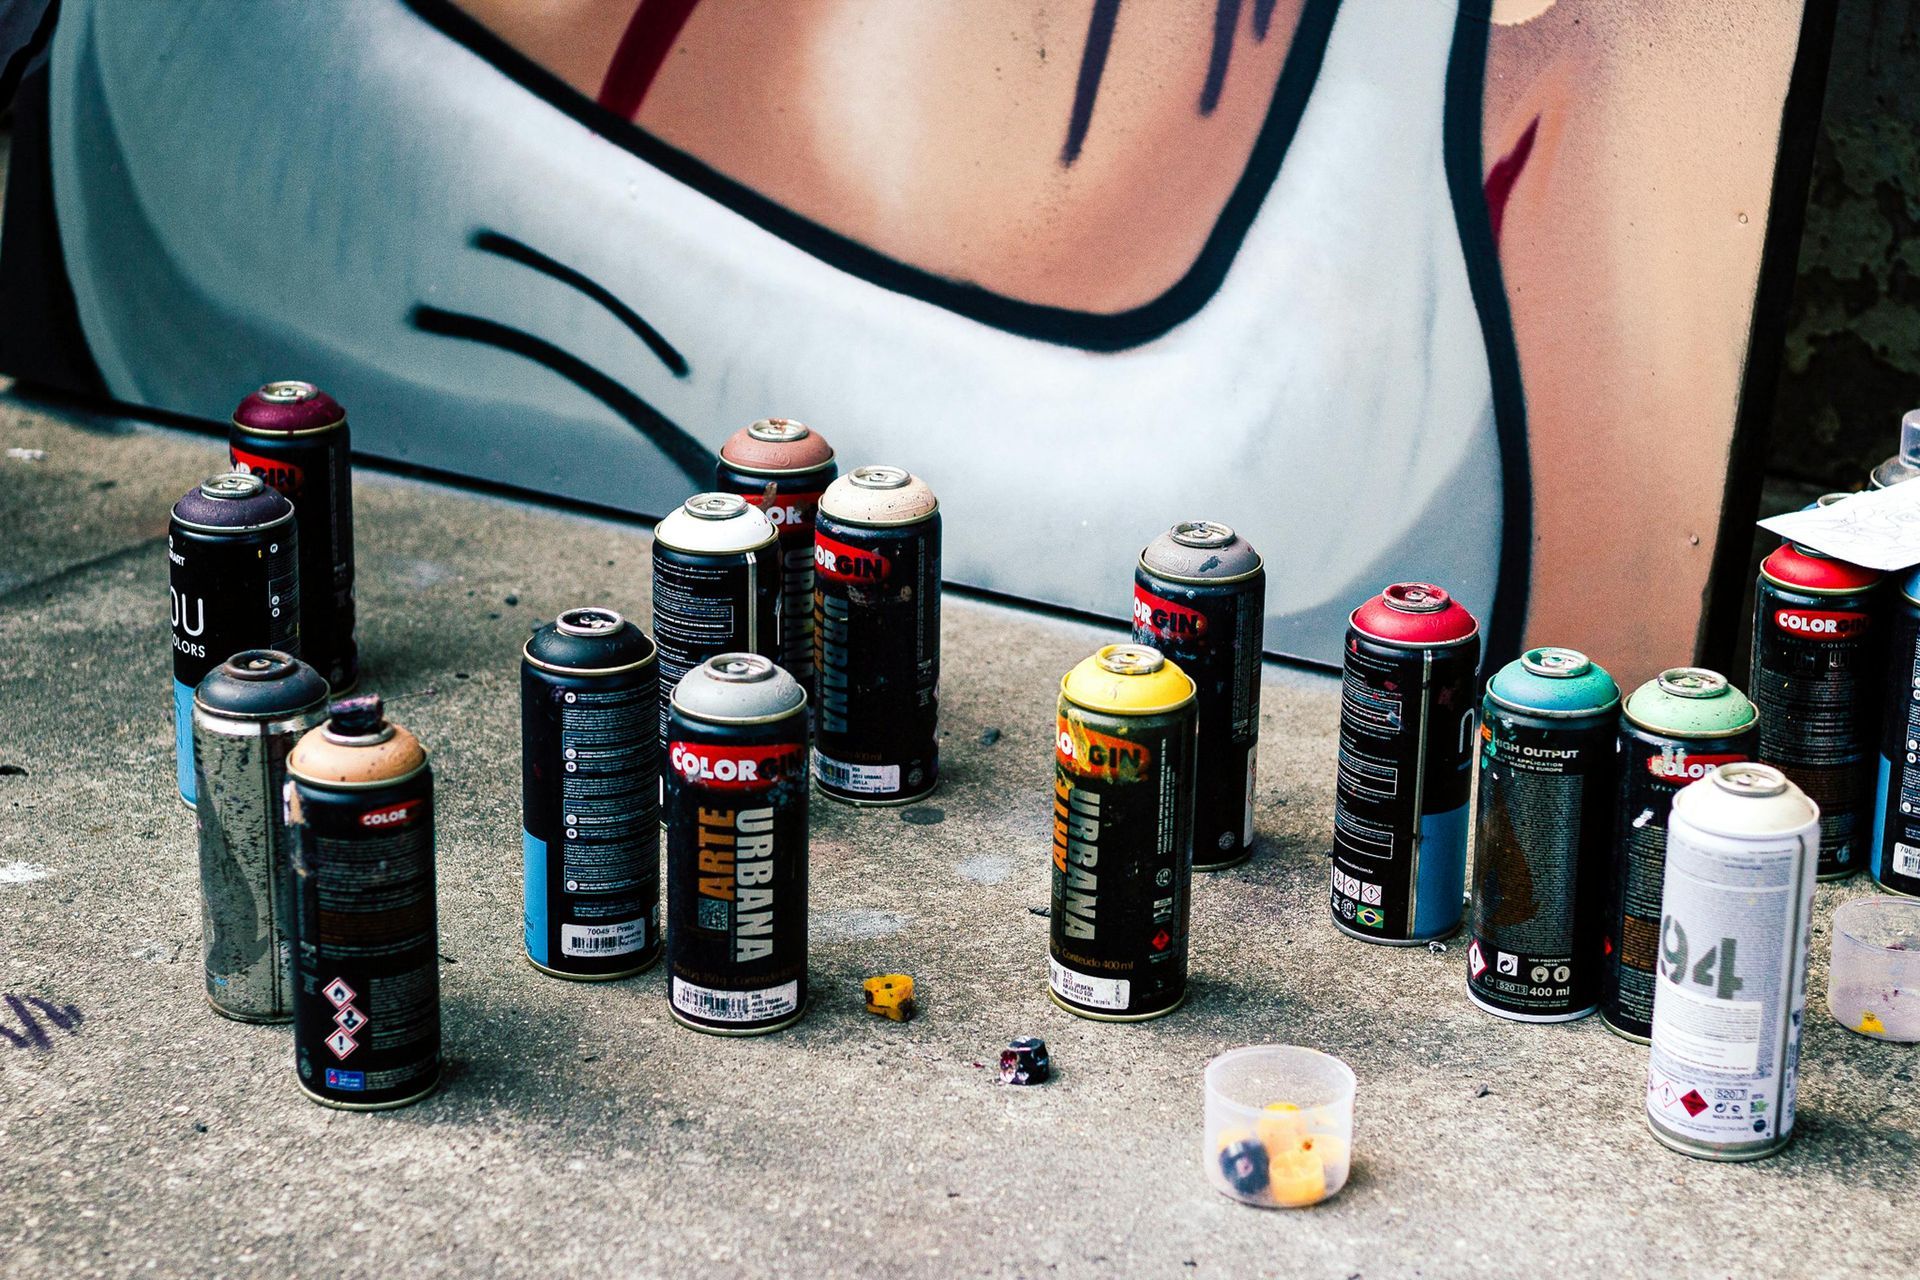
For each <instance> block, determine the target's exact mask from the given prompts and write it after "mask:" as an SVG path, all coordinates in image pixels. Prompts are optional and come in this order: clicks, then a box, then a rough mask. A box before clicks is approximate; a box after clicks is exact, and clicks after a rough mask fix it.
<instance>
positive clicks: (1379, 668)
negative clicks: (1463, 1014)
mask: <svg viewBox="0 0 1920 1280" xmlns="http://www.w3.org/2000/svg"><path fill="white" fill-rule="evenodd" d="M1479 669H1480V624H1479V623H1478V622H1476V621H1474V617H1473V615H1472V614H1471V613H1468V612H1467V610H1466V608H1465V607H1464V606H1462V605H1461V604H1460V602H1459V601H1457V600H1455V599H1454V598H1453V597H1452V596H1450V595H1448V594H1447V593H1446V592H1445V591H1444V590H1442V589H1441V588H1439V587H1436V586H1434V585H1433V584H1432V583H1430V582H1396V583H1394V584H1393V585H1392V586H1389V587H1388V588H1387V589H1386V590H1384V591H1382V592H1381V593H1380V594H1379V595H1377V596H1375V597H1374V598H1373V599H1371V600H1369V601H1367V602H1366V603H1365V604H1363V605H1361V606H1360V607H1359V608H1358V609H1355V610H1354V611H1353V613H1352V615H1351V616H1350V617H1349V619H1348V625H1347V652H1346V661H1345V663H1344V672H1343V675H1344V679H1343V681H1342V685H1341V695H1340V758H1339V767H1338V771H1337V773H1336V777H1335V786H1334V805H1333V886H1332V890H1331V895H1330V897H1329V898H1328V903H1329V905H1330V907H1331V909H1332V912H1333V923H1334V927H1335V928H1337V929H1339V930H1340V931H1341V932H1342V933H1346V934H1350V935H1351V936H1353V937H1356V938H1359V939H1360V940H1361V941H1363V942H1380V943H1386V944H1388V945H1390V946H1408V945H1411V944H1413V943H1416V942H1425V941H1429V940H1431V939H1434V938H1444V937H1446V936H1447V935H1449V934H1451V933H1452V932H1453V931H1454V930H1456V929H1458V928H1459V927H1460V902H1461V898H1462V896H1463V894H1464V891H1465V889H1466V881H1467V816H1468V815H1467V800H1468V797H1469V795H1470V794H1471V792H1472V790H1473V748H1474V737H1473V726H1474V710H1475V708H1474V684H1475V676H1476V675H1477V673H1478V672H1479Z"/></svg>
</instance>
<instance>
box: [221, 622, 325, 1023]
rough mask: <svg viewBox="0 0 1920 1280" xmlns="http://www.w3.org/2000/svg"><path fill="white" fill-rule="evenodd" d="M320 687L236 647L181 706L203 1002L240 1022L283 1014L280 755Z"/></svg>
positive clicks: (288, 1001) (288, 933)
mask: <svg viewBox="0 0 1920 1280" xmlns="http://www.w3.org/2000/svg"><path fill="white" fill-rule="evenodd" d="M326 707H327V682H326V681H325V680H322V679H321V678H320V673H319V672H317V671H315V670H314V669H313V668H312V667H310V666H308V665H307V664H306V663H304V662H302V661H300V660H299V659H298V658H295V657H292V656H290V655H288V654H285V653H279V652H276V651H275V650H272V649H247V650H243V651H242V652H240V653H237V654H235V655H233V657H231V658H228V659H227V660H226V661H225V662H223V663H221V664H220V665H219V666H217V667H215V668H214V669H213V670H212V671H210V672H208V673H207V677H206V679H204V680H202V681H201V682H200V687H199V688H198V689H196V690H195V691H194V696H193V747H194V767H195V769H196V771H197V773H196V778H195V782H196V786H195V793H196V794H197V795H198V796H199V801H200V803H199V806H198V811H197V812H196V813H195V815H194V826H195V827H196V829H197V833H198V836H199V844H200V906H201V916H200V920H201V930H200V937H201V943H202V951H203V957H204V959H205V961H206V973H207V1003H208V1004H210V1005H212V1006H213V1011H214V1012H215V1013H218V1014H221V1015H222V1016H224V1017H228V1018H234V1019H237V1020H238V1021H241V1022H285V1021H287V1020H288V1019H289V1018H291V1017H292V1016H293V990H292V986H291V983H292V976H291V974H292V958H293V943H292V932H293V895H292V888H291V882H290V880H289V878H288V870H287V867H288V863H289V861H290V860H291V854H292V851H293V847H294V844H295V843H296V841H297V839H298V836H297V834H296V833H295V832H294V831H293V830H292V829H291V828H290V827H288V825H287V810H286V801H285V792H286V785H287V755H288V753H290V752H291V751H292V750H293V747H294V744H295V743H296V742H298V741H299V740H300V738H301V736H302V735H303V734H305V733H306V732H307V730H309V729H311V728H313V727H314V726H315V725H317V724H319V723H320V721H321V720H323V719H325V718H326Z"/></svg>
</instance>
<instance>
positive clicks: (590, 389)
mask: <svg viewBox="0 0 1920 1280" xmlns="http://www.w3.org/2000/svg"><path fill="white" fill-rule="evenodd" d="M407 322H408V323H409V324H411V325H412V326H413V327H414V328H415V329H418V330H419V331H420V332H421V333H430V334H433V335H435V336H437V337H443V338H457V339H460V340H462V341H465V342H477V343H480V344H482V345H484V346H489V347H495V348H498V349H499V350H501V351H506V352H509V353H511V354H513V355H516V356H520V357H522V358H524V359H527V360H531V361H533V363H535V364H537V365H541V366H544V367H545V368H547V369H549V370H551V371H553V372H554V373H557V374H559V375H560V376H561V377H563V378H565V379H566V380H567V381H568V382H571V383H572V384H573V385H574V386H576V387H579V388H580V389H581V390H582V391H584V392H586V393H587V394H588V395H590V396H592V397H593V398H594V399H596V400H598V401H599V402H600V403H602V404H604V405H606V406H607V408H609V409H611V410H613V411H614V412H615V413H617V414H619V415H620V416H621V417H623V418H625V419H626V420H627V421H628V422H629V423H631V424H632V425H633V427H634V429H635V430H636V431H638V432H639V433H640V434H641V435H643V436H645V437H646V438H647V440H648V441H649V442H650V443H651V444H652V445H653V446H654V448H656V449H658V450H660V452H661V453H663V454H665V455H666V457H667V458H668V460H669V461H671V462H672V463H673V465H674V466H676V467H678V468H679V469H680V473H681V474H682V475H684V476H686V477H687V479H688V480H690V481H692V482H693V486H694V488H696V489H704V488H706V487H707V486H708V485H709V484H711V483H712V482H713V468H714V464H715V462H716V461H717V459H716V458H715V456H714V454H713V451H712V450H710V449H708V448H707V446H705V445H703V444H701V443H700V442H699V441H698V440H696V439H694V438H693V437H692V436H690V435H688V434H687V433H686V432H685V431H683V430H681V429H680V427H678V426H676V425H675V424H674V423H673V421H672V420H671V419H669V418H667V417H666V415H664V414H662V413H661V412H660V411H659V410H658V409H655V408H654V407H653V406H652V405H650V404H648V403H647V402H646V401H645V400H643V399H641V398H640V397H639V396H638V395H636V394H634V392H632V391H631V390H629V389H628V388H627V387H626V386H625V385H623V384H622V383H620V382H619V381H618V380H616V379H614V378H612V377H609V376H608V375H607V374H604V373H602V372H601V371H600V370H598V369H596V368H594V367H593V366H592V365H590V364H588V363H587V362H586V361H585V360H582V359H581V358H580V357H579V356H576V355H574V354H573V353H572V352H571V351H567V350H565V349H563V348H561V347H557V346H555V345H554V344H553V343H551V342H548V341H547V340H546V339H545V338H537V337H535V336H534V335H533V334H530V333H528V332H526V331H525V330H523V329H516V328H514V327H513V326H512V325H505V324H501V323H500V322H499V321H498V320H488V319H487V318H486V317H484V316H475V315H468V314H466V313H465V312H461V311H448V310H446V309H445V308H443V307H433V306H427V305H426V304H424V303H417V304H415V306H414V308H413V310H412V311H410V312H408V313H407Z"/></svg>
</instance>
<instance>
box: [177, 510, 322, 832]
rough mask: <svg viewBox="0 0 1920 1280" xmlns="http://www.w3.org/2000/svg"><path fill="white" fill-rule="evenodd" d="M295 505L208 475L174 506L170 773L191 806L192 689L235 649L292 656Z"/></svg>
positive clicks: (295, 646)
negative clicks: (171, 754) (172, 749)
mask: <svg viewBox="0 0 1920 1280" xmlns="http://www.w3.org/2000/svg"><path fill="white" fill-rule="evenodd" d="M299 573H300V569H299V549H298V535H297V534H296V532H295V530H294V517H293V505H292V504H291V503H289V502H288V501H287V500H286V499H285V498H283V497H281V496H280V495H279V494H277V493H275V492H273V491H272V490H271V489H268V488H266V487H265V486H263V485H262V484H261V483H260V481H259V480H257V479H256V478H254V477H253V476H248V475H238V474H233V473H229V474H227V475H221V476H215V477H213V478H212V479H211V480H208V481H207V482H206V483H205V484H202V485H198V486H196V487H195V488H194V489H192V490H190V491H189V492H188V493H187V495H186V496H185V497H183V498H181V499H180V501H178V502H176V503H174V504H173V514H172V517H171V518H170V519H169V520H168V522H167V595H168V596H169V597H170V603H171V612H172V618H173V741H174V775H175V781H176V783H177V785H178V787H179V789H180V798H181V799H182V800H184V801H186V802H187V804H188V805H189V806H191V805H192V804H193V803H194V779H193V691H194V688H195V687H196V686H198V685H199V683H200V682H201V681H202V680H204V679H205V678H206V675H207V673H208V672H209V671H212V670H213V669H214V668H215V667H217V666H219V665H220V664H221V663H222V662H225V661H226V660H227V659H228V658H230V657H232V656H233V655H234V654H236V653H238V652H240V650H242V649H258V648H268V649H276V650H278V651H280V652H282V653H289V654H293V655H295V656H298V655H299V653H300V578H299Z"/></svg>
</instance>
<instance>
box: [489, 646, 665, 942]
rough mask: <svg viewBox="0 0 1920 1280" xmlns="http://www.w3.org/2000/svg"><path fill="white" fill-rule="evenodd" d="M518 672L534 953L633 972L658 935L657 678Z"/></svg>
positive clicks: (526, 667) (529, 933)
mask: <svg viewBox="0 0 1920 1280" xmlns="http://www.w3.org/2000/svg"><path fill="white" fill-rule="evenodd" d="M521 673H522V675H521V698H522V703H521V706H522V734H523V741H524V750H525V751H526V753H527V758H526V769H525V779H524V781H525V790H524V797H525V814H526V828H525V830H524V831H523V833H522V834H523V852H524V856H525V877H526V921H525V923H526V945H527V954H528V955H529V956H530V957H532V959H533V961H534V963H536V964H540V965H544V966H546V967H547V968H549V969H555V970H558V971H560V972H562V973H568V974H579V975H591V976H599V975H606V974H613V973H622V972H627V971H630V970H632V969H634V968H636V967H639V966H640V965H642V964H644V963H646V962H647V961H648V960H650V959H651V958H652V955H653V953H654V952H655V951H656V950H657V949H658V947H659V945H660V929H659V904H660V806H659V796H660V784H659V777H660V772H659V760H660V740H659V718H658V716H657V715H656V714H655V711H654V700H655V698H656V696H657V694H656V691H655V680H656V677H655V675H654V672H653V671H652V670H651V669H647V670H643V671H639V672H635V673H630V674H631V676H632V677H633V678H623V677H582V676H570V675H561V674H558V673H554V672H547V671H542V670H540V669H539V668H537V667H535V666H533V665H532V664H530V663H528V664H523V665H522V667H521Z"/></svg>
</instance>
